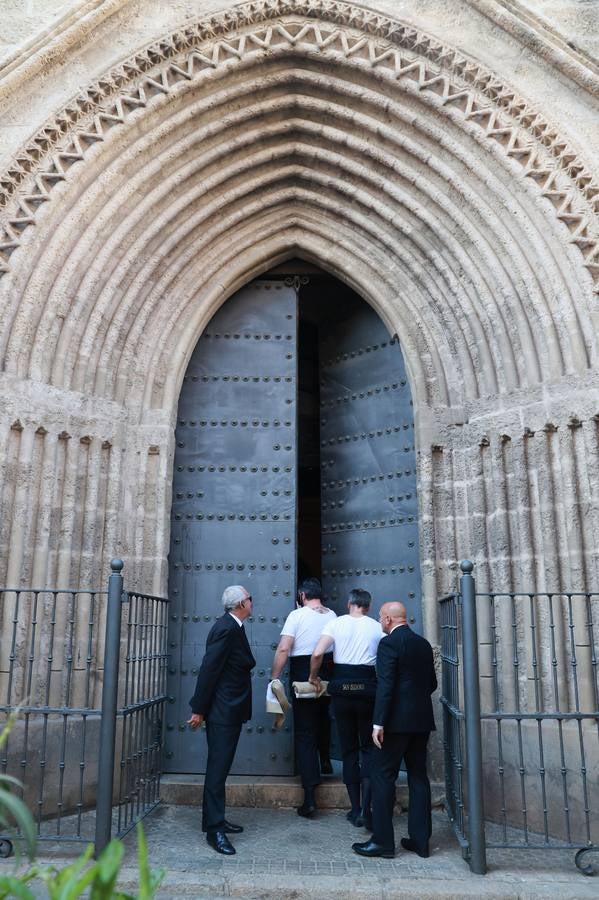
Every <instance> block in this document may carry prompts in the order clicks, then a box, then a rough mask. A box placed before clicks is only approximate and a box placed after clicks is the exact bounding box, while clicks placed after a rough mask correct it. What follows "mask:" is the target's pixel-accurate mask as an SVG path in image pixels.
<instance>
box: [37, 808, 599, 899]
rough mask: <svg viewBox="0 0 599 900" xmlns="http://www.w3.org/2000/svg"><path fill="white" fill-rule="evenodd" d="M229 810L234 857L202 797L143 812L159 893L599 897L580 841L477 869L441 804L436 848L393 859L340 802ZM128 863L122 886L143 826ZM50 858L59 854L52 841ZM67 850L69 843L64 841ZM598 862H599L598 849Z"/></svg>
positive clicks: (130, 876) (492, 855) (495, 859)
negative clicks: (308, 811)
mask: <svg viewBox="0 0 599 900" xmlns="http://www.w3.org/2000/svg"><path fill="white" fill-rule="evenodd" d="M229 816H230V818H231V819H232V820H233V821H235V822H238V823H239V824H240V825H243V826H244V829H245V831H244V832H243V834H240V835H232V836H231V841H232V843H233V844H234V846H235V847H236V849H237V854H236V856H234V857H223V856H219V855H218V854H217V853H215V852H214V851H213V850H212V848H211V847H209V846H208V844H207V843H206V840H205V836H204V835H203V834H202V832H201V810H200V808H199V806H167V805H162V806H159V807H158V808H157V809H156V810H155V811H154V812H153V813H152V814H150V815H149V816H148V817H147V818H146V819H145V820H144V828H145V832H146V837H147V841H148V848H149V854H150V860H151V864H152V866H153V867H158V866H165V867H166V868H167V870H168V874H167V877H166V879H165V881H164V883H163V886H162V888H161V891H160V893H159V895H158V896H159V898H160V900H168V898H174V897H181V898H186V897H190V898H191V897H193V898H195V900H202V898H208V897H210V898H218V897H243V898H247V900H257V898H270V897H273V898H274V897H276V898H281V900H291V898H303V897H307V898H333V900H335V898H339V900H341V898H342V900H366V898H368V900H370V898H377V900H378V898H380V900H387V898H398V900H401V898H410V900H411V898H418V900H425V898H445V900H454V898H455V900H461V898H471V897H472V898H474V897H484V898H500V900H508V898H509V900H541V898H543V900H545V898H547V900H549V898H560V900H586V898H594V900H597V898H598V897H599V875H597V876H594V877H590V878H589V877H585V876H584V875H582V874H581V873H580V872H579V871H578V870H577V869H576V868H575V866H574V852H573V851H571V850H558V851H551V852H549V851H536V850H502V851H497V850H495V851H489V854H488V861H489V873H488V874H487V875H486V876H477V875H472V874H471V873H470V870H469V868H468V865H467V864H466V862H465V861H464V860H463V859H462V855H461V851H460V848H459V847H458V844H457V842H456V840H455V837H454V835H453V831H452V828H451V826H450V824H449V822H448V820H447V818H446V815H445V814H444V813H443V812H442V811H435V812H434V813H433V840H432V843H431V851H432V855H431V856H430V858H429V859H420V858H419V857H417V856H415V855H414V854H411V853H406V852H404V851H403V850H401V849H399V850H398V853H397V856H396V858H395V859H393V860H384V859H380V860H378V859H372V860H369V859H362V858H360V857H358V856H356V854H354V853H353V852H352V850H351V844H352V842H354V841H361V840H366V839H367V837H368V836H369V835H368V834H367V832H365V831H364V830H362V829H357V828H354V827H353V826H352V825H350V824H349V822H348V821H347V820H346V818H345V813H344V812H343V811H341V810H324V811H320V812H319V813H318V814H317V817H316V818H314V819H313V820H307V819H302V818H300V817H299V816H298V815H297V814H296V812H295V810H294V809H271V810H269V809H259V808H246V809H244V808H238V809H235V810H231V811H230V812H229ZM395 822H396V841H397V845H398V847H399V839H400V837H401V836H403V835H405V834H406V832H407V816H406V815H405V814H401V815H399V816H397V817H396V820H395ZM124 841H125V846H126V865H125V868H124V870H123V873H122V879H121V886H122V887H123V888H125V889H127V890H129V891H131V892H133V891H134V890H135V885H136V869H135V835H134V833H130V834H129V835H127V836H126V837H125V839H124ZM42 852H43V853H44V858H45V859H48V860H52V861H53V862H57V858H58V857H57V856H56V855H55V854H54V853H50V852H49V848H46V847H44V848H43V851H42ZM56 852H57V854H60V856H64V854H65V848H64V845H63V846H62V847H60V848H57V851H56ZM595 862H596V863H597V865H598V867H599V859H596V860H595Z"/></svg>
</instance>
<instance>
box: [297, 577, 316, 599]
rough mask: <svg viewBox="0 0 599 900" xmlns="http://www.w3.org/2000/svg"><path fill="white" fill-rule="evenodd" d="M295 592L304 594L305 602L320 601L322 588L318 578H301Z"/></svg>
mask: <svg viewBox="0 0 599 900" xmlns="http://www.w3.org/2000/svg"><path fill="white" fill-rule="evenodd" d="M297 592H298V594H299V593H302V594H305V595H306V600H320V598H321V597H322V587H321V586H320V581H319V580H318V578H303V579H302V580H301V581H300V583H299V584H298V586H297Z"/></svg>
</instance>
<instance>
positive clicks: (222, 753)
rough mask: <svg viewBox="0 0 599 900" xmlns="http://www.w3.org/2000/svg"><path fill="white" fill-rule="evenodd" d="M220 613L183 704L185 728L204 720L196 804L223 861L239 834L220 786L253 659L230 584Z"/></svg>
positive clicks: (245, 612)
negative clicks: (202, 772)
mask: <svg viewBox="0 0 599 900" xmlns="http://www.w3.org/2000/svg"><path fill="white" fill-rule="evenodd" d="M223 606H224V608H225V613H224V615H223V616H221V618H220V619H218V620H217V621H216V622H215V623H214V625H213V627H212V628H211V630H210V634H209V635H208V639H207V641H206V653H205V655H204V659H203V660H202V665H201V667H200V672H199V674H198V680H197V683H196V689H195V694H194V695H193V697H192V698H191V700H190V701H189V705H190V706H191V718H190V719H189V720H188V723H187V724H188V725H191V727H192V728H198V727H199V726H200V725H201V724H202V722H203V721H204V720H205V721H206V738H207V741H208V762H207V764H206V776H205V778H204V797H203V800H202V830H203V831H205V832H206V840H207V841H208V843H209V844H210V846H211V847H214V849H215V850H216V851H217V853H224V854H226V855H228V856H230V855H232V854H234V853H235V848H234V847H233V845H232V844H231V842H230V841H229V839H228V837H227V834H238V833H239V832H241V831H243V828H242V827H241V825H234V824H233V823H232V822H228V821H227V820H226V819H225V782H226V780H227V775H228V774H229V769H230V768H231V765H232V763H233V757H234V756H235V750H236V749H237V743H238V741H239V735H240V734H241V726H242V724H243V723H244V722H247V721H248V719H250V718H251V715H252V683H251V671H252V669H253V668H254V666H255V665H256V660H255V659H254V657H253V655H252V651H251V650H250V645H249V643H248V639H247V636H246V633H245V629H244V627H243V623H244V620H245V619H247V617H248V616H250V615H251V613H252V598H251V596H250V595H249V593H248V592H247V591H246V589H245V588H244V587H241V585H238V584H235V585H232V586H231V587H228V588H226V589H225V591H224V593H223Z"/></svg>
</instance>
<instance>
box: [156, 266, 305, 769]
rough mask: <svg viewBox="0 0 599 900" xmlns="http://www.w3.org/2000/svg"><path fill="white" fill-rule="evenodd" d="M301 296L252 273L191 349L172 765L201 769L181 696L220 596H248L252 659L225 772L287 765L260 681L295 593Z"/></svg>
mask: <svg viewBox="0 0 599 900" xmlns="http://www.w3.org/2000/svg"><path fill="white" fill-rule="evenodd" d="M296 346H297V296H296V289H295V287H293V286H290V285H286V284H285V283H283V282H281V281H271V280H264V281H256V282H253V283H252V284H250V285H248V286H246V287H244V288H242V289H241V290H240V291H238V293H237V294H235V296H234V297H231V298H230V299H229V300H227V302H226V303H225V304H224V306H223V307H222V308H221V309H220V310H219V311H218V312H217V313H216V315H215V316H214V318H213V319H212V321H211V322H210V325H209V326H208V328H207V329H206V330H205V331H204V333H203V335H202V337H201V339H200V341H199V342H198V345H197V347H196V349H195V351H194V353H193V355H192V357H191V360H190V363H189V366H188V369H187V373H186V375H185V379H184V383H183V387H182V390H181V396H180V400H179V410H178V418H177V428H176V443H177V446H176V451H175V471H174V480H173V505H172V514H171V549H170V557H169V597H170V599H171V603H172V609H171V628H170V637H169V645H170V653H171V656H170V659H171V662H170V668H169V698H170V702H169V707H168V722H167V746H166V765H167V770H168V771H169V772H203V771H204V770H205V757H206V742H205V740H202V739H199V738H198V735H197V734H195V733H193V732H191V731H190V730H189V729H188V728H187V726H186V724H185V722H186V720H187V719H188V718H189V698H190V697H191V696H192V694H193V690H194V685H195V680H196V676H197V673H198V670H199V666H200V664H201V661H202V657H203V655H204V649H205V644H206V637H207V635H208V632H209V631H210V628H211V627H212V625H213V624H214V621H215V619H216V618H218V617H219V616H221V615H222V613H223V609H222V605H221V596H222V592H223V590H224V588H225V587H226V586H227V585H230V584H243V585H244V586H245V587H246V588H247V589H248V590H249V591H250V592H251V593H252V595H253V597H254V610H253V615H252V617H251V618H250V619H249V620H248V622H247V623H246V626H245V627H246V631H247V633H248V638H249V641H250V645H251V647H252V651H253V653H254V656H255V658H256V663H257V665H256V668H255V669H254V672H253V677H254V696H253V707H254V713H253V717H252V721H251V722H249V723H248V724H247V725H246V726H244V728H243V731H242V734H241V739H240V742H239V748H238V753H237V756H236V760H235V762H234V765H233V769H232V773H233V774H253V775H266V774H270V775H285V774H291V773H292V772H293V759H292V753H291V734H290V731H289V728H288V727H286V728H285V729H282V730H281V731H276V732H275V731H273V729H272V719H271V717H269V716H268V715H267V714H266V712H265V696H266V687H267V684H268V680H269V678H270V667H271V664H272V658H273V653H274V649H275V648H276V646H277V643H278V639H279V634H280V631H281V627H282V625H283V622H284V621H285V618H286V616H287V613H288V612H289V611H290V609H292V608H293V601H294V598H295V567H296V535H295V529H296V393H297V387H296V369H297V354H296Z"/></svg>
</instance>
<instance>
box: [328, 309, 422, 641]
mask: <svg viewBox="0 0 599 900" xmlns="http://www.w3.org/2000/svg"><path fill="white" fill-rule="evenodd" d="M320 337H321V339H320V406H321V422H320V439H321V440H320V445H321V496H322V554H323V557H322V577H323V589H324V590H323V593H324V596H325V598H326V601H327V603H329V604H330V605H331V606H332V607H333V609H335V610H336V611H337V612H338V613H339V612H340V613H344V612H345V611H346V610H345V604H346V602H347V594H348V592H349V591H350V590H351V589H352V588H354V587H364V588H366V589H367V590H369V591H370V592H371V594H372V596H373V598H374V604H373V610H372V611H373V614H374V615H376V614H377V612H378V609H379V608H380V606H381V605H382V603H384V602H386V601H388V600H402V601H403V602H404V603H405V604H406V606H407V609H408V617H409V621H410V624H412V625H413V627H414V628H415V629H416V630H417V631H421V630H422V610H421V603H420V564H419V555H418V553H419V546H418V512H417V500H416V454H415V448H414V410H413V405H412V398H411V392H410V386H409V383H408V378H407V375H406V370H405V364H404V360H403V356H402V353H401V349H400V346H399V342H398V341H397V340H396V339H393V338H392V337H390V335H389V333H388V332H387V329H386V327H385V325H384V324H383V322H382V321H381V319H380V318H379V317H378V315H377V314H376V312H375V311H374V310H373V309H372V308H371V307H370V306H368V304H366V303H365V302H364V301H362V300H360V301H358V302H357V303H356V304H355V305H350V304H348V303H346V304H345V308H344V309H343V316H342V317H339V319H336V320H335V321H333V322H331V323H330V324H328V325H327V326H326V327H323V328H321V332H320ZM398 592H399V593H398Z"/></svg>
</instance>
